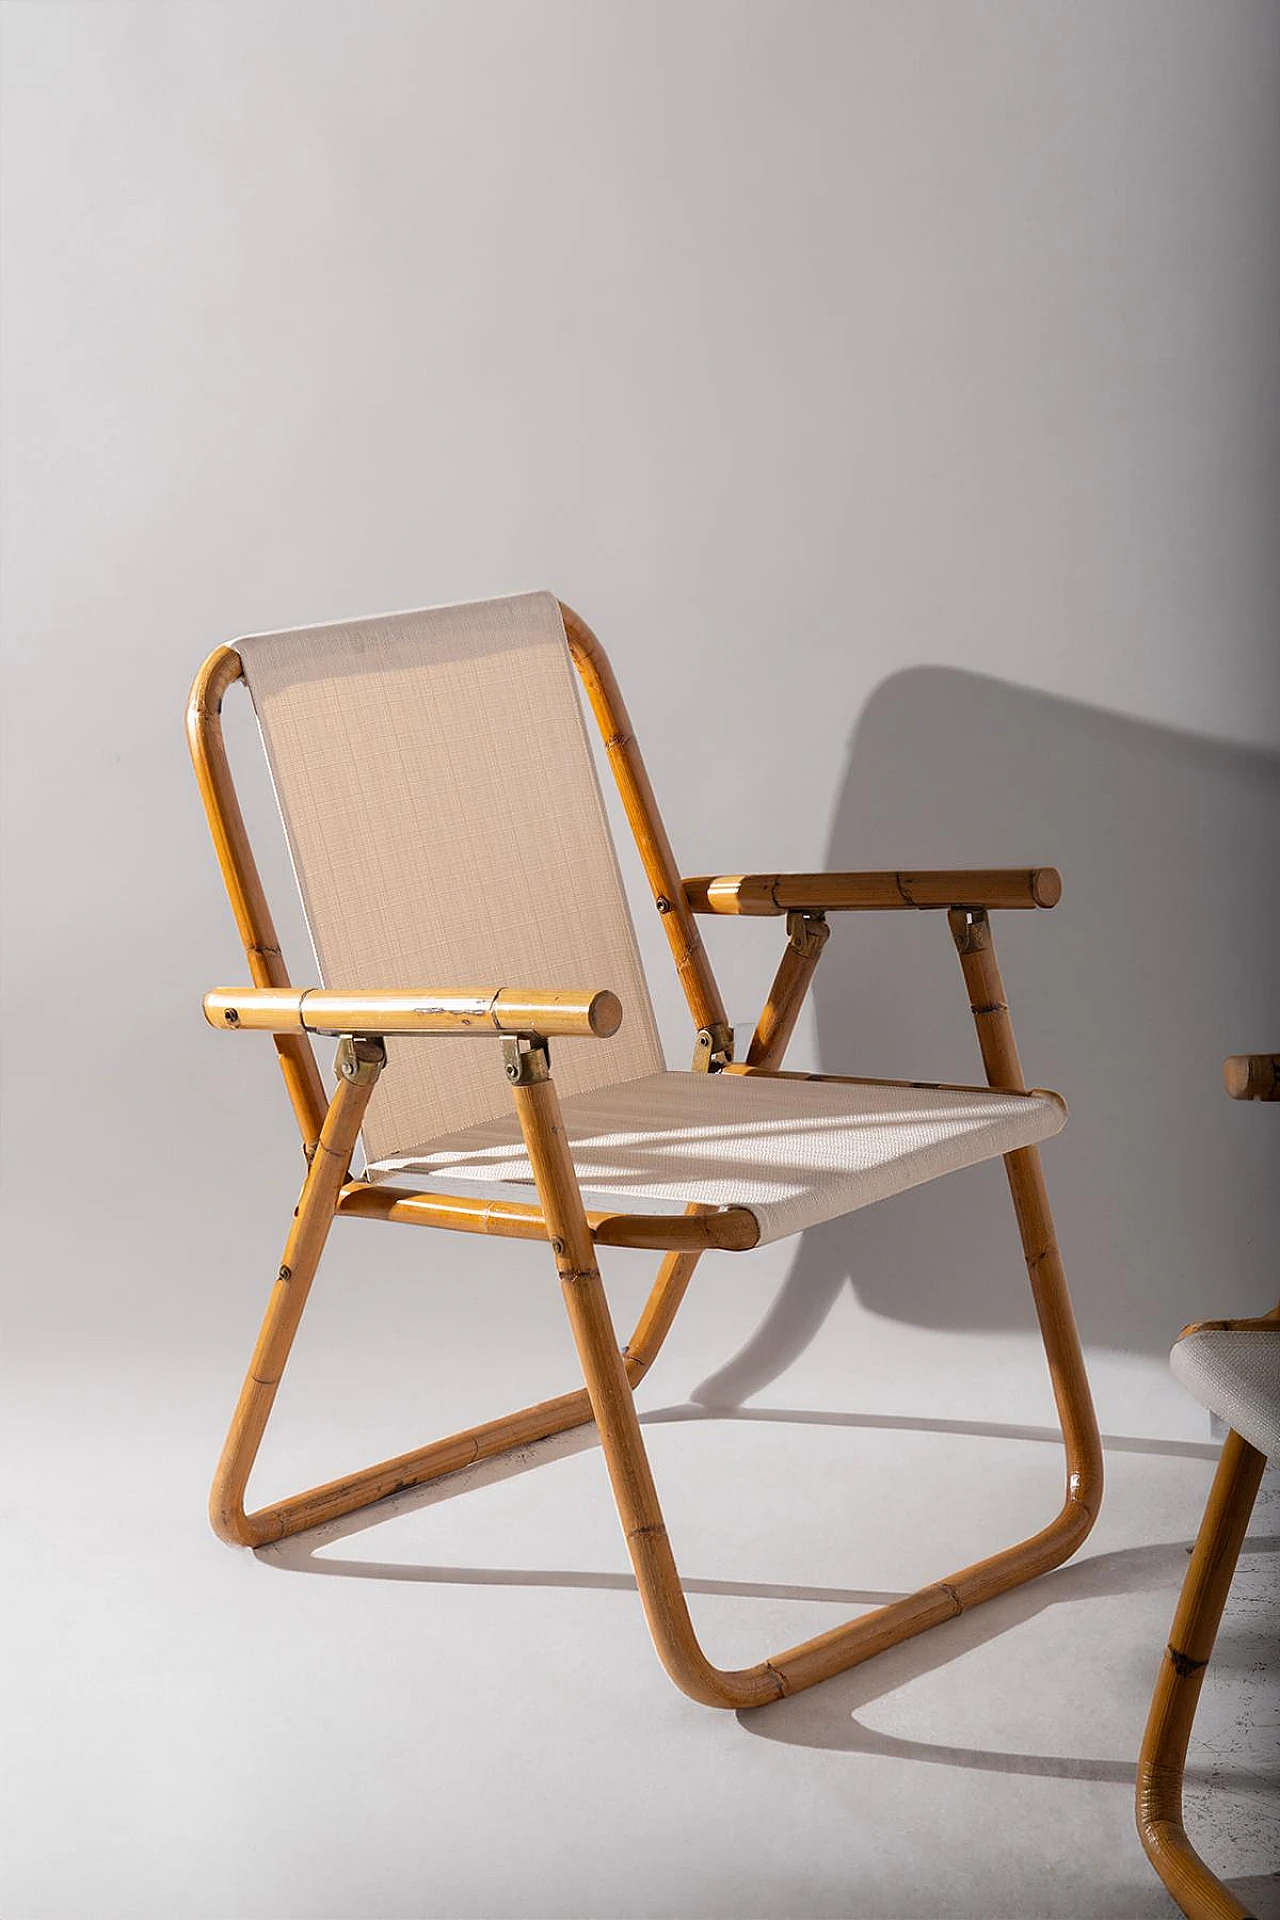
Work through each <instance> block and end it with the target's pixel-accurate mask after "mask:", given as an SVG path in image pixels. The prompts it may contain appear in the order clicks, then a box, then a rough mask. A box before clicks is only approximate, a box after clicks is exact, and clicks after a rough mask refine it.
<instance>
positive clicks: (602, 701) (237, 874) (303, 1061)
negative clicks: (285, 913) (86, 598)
mask: <svg viewBox="0 0 1280 1920" xmlns="http://www.w3.org/2000/svg"><path fill="white" fill-rule="evenodd" d="M557 604H558V605H559V607H560V613H561V617H562V619H563V621H564V629H565V638H566V639H567V641H568V645H569V654H570V657H571V659H572V660H573V664H574V666H575V667H576V668H577V671H578V675H579V678H580V679H581V681H582V684H583V686H584V688H585V689H586V693H587V698H588V701H589V703H590V706H591V710H592V713H593V715H594V717H595V720H596V724H597V726H598V727H599V729H600V734H601V738H602V739H603V742H604V748H605V753H606V756H607V758H608V761H609V767H610V770H611V772H612V774H613V777H614V781H615V784H616V785H617V788H618V793H619V795H620V797H621V800H622V805H623V809H624V811H625V813H626V817H627V823H628V825H629V827H630V829H631V832H632V835H633V836H634V839H635V843H636V848H637V851H638V852H639V855H640V859H641V863H642V865H643V867H644V872H645V878H646V880H647V881H648V884H649V889H650V892H651V893H652V895H653V903H654V907H655V908H656V910H657V912H658V914H659V915H660V916H661V919H662V923H663V926H664V928H665V930H666V934H667V940H668V943H669V945H670V947H671V955H672V959H673V961H674V962H675V969H676V976H677V978H678V979H679V981H680V985H681V988H682V989H683V991H684V996H685V1000H686V1002H687V1003H688V1007H689V1013H690V1015H691V1017H692V1019H693V1024H694V1029H695V1032H696V1033H697V1034H698V1035H699V1036H705V1038H703V1039H702V1041H701V1047H700V1052H701V1054H702V1055H703V1057H704V1058H707V1059H709V1058H710V1057H712V1056H715V1057H718V1058H720V1059H726V1058H728V1057H729V1055H730V1053H731V1046H732V1042H731V1034H730V1028H729V1024H728V1016H727V1015H726V1013H725V1007H724V1001H723V1000H722V998H721V995H720V989H719V987H718V985H717V984H716V978H715V975H714V973H713V972H712V970H711V962H710V959H709V958H708V956H707V951H706V948H705V946H704V945H703V942H702V936H701V934H700V933H699V931H698V925H697V921H696V920H695V918H694V915H693V911H692V909H691V908H690V906H689V903H688V901H687V899H686V897H685V891H684V886H683V883H682V881H681V877H680V869H679V867H678V866H677V864H676V859H675V855H674V853H673V852H672V850H671V842H670V840H669V839H668V837H667V830H666V827H665V826H664V824H663V820H662V815H661V814H660V812H659V811H658V803H657V800H656V799H655V797H654V792H653V787H652V785H651V784H650V781H649V775H648V771H647V769H646V767H645V764H644V758H643V756H642V754H641V752H640V747H639V743H638V742H637V740H636V737H635V732H634V729H633V727H632V724H631V716H630V714H629V713H628V712H627V708H626V704H625V702H624V700H623V698H622V693H621V690H620V688H619V686H618V682H617V679H616V677H615V675H614V672H613V668H612V666H611V665H610V663H609V658H608V655H607V654H606V653H605V650H604V648H603V646H602V645H601V644H600V641H599V640H598V639H597V637H596V635H595V634H594V633H593V632H592V631H591V629H590V627H589V626H588V625H587V623H586V621H585V620H583V619H582V618H581V617H580V616H579V615H578V614H576V613H575V612H574V611H573V609H572V608H571V607H568V606H566V605H565V604H564V602H563V601H560V602H558V603H557ZM243 678H244V669H243V664H242V662H241V659H240V656H239V654H238V653H237V652H236V650H235V648H234V647H228V646H224V647H218V648H217V649H215V651H214V652H213V653H211V654H210V656H209V658H208V659H207V660H206V661H205V663H204V666H203V667H202V668H201V670H200V672H199V674H198V675H197V677H196V681H195V685H194V686H193V688H192V690H191V701H190V705H189V707H188V710H187V737H188V740H189V741H190V745H191V757H192V761H193V763H194V765H195V770H196V779H197V782H198V784H199V788H200V795H201V798H202V800H203V801H204V808H205V813H206V814H207V816H208V820H209V829H210V832H211V833H212V835H213V843H214V847H215V849H216V851H217V855H218V863H219V866H220V867H221V869H222V877H223V881H224V882H225V885H226V889H227V893H228V896H229V898H230V900H231V906H232V911H233V912H234V914H235V918H236V926H237V928H238V930H239V934H240V940H241V943H242V945H243V947H244V952H245V958H246V959H247V961H248V963H249V972H250V977H251V979H252V981H253V984H254V986H256V987H275V988H288V987H289V986H290V985H291V981H290V978H289V970H288V967H287V965H286V964H285V959H284V954H283V952H282V950H281V947H280V940H279V936H278V934H277V933H276V928H275V922H274V920H273V918H272V914H271V907H270V904H269V902H268V900H267V896H266V890H265V888H264V887H263V884H262V878H261V875H260V874H259V872H258V864H257V861H256V860H255V859H254V855H253V848H252V845H251V844H250V840H249V835H248V830H247V829H246V827H245V823H244V815H243V812H242V810H241V807H240V800H239V796H238V794H237V792H236V787H235V781H234V779H233V777H232V773H231V765H230V761H229V759H228V757H227V749H226V742H225V739H224V737H223V731H222V703H223V700H224V698H225V697H226V694H227V692H228V690H229V689H230V688H231V687H233V686H234V685H235V684H236V682H237V681H240V680H242V679H243ZM368 984H369V985H370V986H375V987H376V986H377V985H378V984H379V983H378V982H376V981H371V982H369V983H368ZM275 1044H276V1052H277V1054H278V1056H279V1060H280V1067H281V1070H282V1072H283V1074H284V1081H285V1087H286V1090H287V1092H288V1095H289V1100H290V1103H291V1105H292V1107H293V1112H294V1117H295V1119H296V1120H297V1123H298V1131H299V1132H300V1134H301V1135H302V1145H303V1151H304V1152H305V1154H306V1156H307V1158H308V1160H310V1158H311V1156H312V1154H313V1153H314V1152H315V1146H316V1142H317V1140H318V1139H319V1137H320V1129H321V1127H322V1126H323V1124H324V1116H325V1112H326V1109H327V1106H328V1101H327V1100H326V1098H325V1093H324V1087H323V1083H322V1081H321V1078H320V1073H319V1070H318V1068H317V1066H316V1062H315V1056H314V1054H313V1053H312V1051H311V1045H310V1042H309V1040H308V1039H307V1037H306V1035H305V1034H296V1033H295V1034H290V1033H282V1034H277V1035H276V1036H275Z"/></svg>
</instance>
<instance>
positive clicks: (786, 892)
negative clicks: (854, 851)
mask: <svg viewBox="0 0 1280 1920" xmlns="http://www.w3.org/2000/svg"><path fill="white" fill-rule="evenodd" d="M683 886H684V897H685V899H686V900H687V901H688V903H689V905H690V907H691V908H692V909H693V911H694V913H752V914H780V913H791V912H802V913H844V912H858V911H866V912H874V911H877V910H879V909H884V908H903V907H917V908H928V907H1056V906H1057V904H1058V902H1059V900H1060V899H1061V898H1062V876H1061V875H1060V874H1059V872H1058V870H1057V868H1056V867H987V868H978V869H977V870H975V871H972V872H970V871H967V870H965V869H960V870H958V871H956V872H954V873H948V872H940V873H730V874H720V875H711V874H700V875H698V876H697V877H696V878H694V879H692V880H685V881H684V882H683Z"/></svg>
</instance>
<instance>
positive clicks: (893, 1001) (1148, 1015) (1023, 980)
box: [693, 667, 1280, 1407]
mask: <svg viewBox="0 0 1280 1920" xmlns="http://www.w3.org/2000/svg"><path fill="white" fill-rule="evenodd" d="M1278 829H1280V756H1275V755H1271V754H1267V753H1263V752H1251V751H1247V750H1241V749H1235V748H1231V747H1228V746H1222V745H1218V744H1215V743H1213V742H1210V741H1206V740H1202V739H1199V738H1197V737H1195V736H1193V735H1189V734H1182V733H1177V732H1174V731H1171V730H1169V729H1166V728H1161V727H1153V726H1148V725H1145V724H1142V723H1140V722H1136V721H1133V720H1127V719H1122V718H1120V717H1118V716H1116V715H1114V714H1110V713H1105V712H1102V711H1100V710H1097V709H1095V708H1091V707H1086V706H1081V705H1078V704H1075V703H1073V702H1069V701H1064V700H1059V699H1056V698H1053V697H1051V696H1048V695H1045V694H1040V693H1033V692H1030V691H1028V690H1026V689H1024V688H1020V687H1014V686H1010V685H1008V684H1006V683H1004V682H1001V681H997V680H991V679H986V678H984V677H982V676H980V675H975V674H970V673H963V672H957V671H954V670H951V669H945V668H935V667H927V668H917V669H913V670H911V671H908V672H905V673H901V674H898V675H896V676H894V677H893V678H892V679H890V680H888V681H886V682H885V683H884V684H883V685H882V686H881V687H880V688H879V689H878V690H877V692H876V693H875V694H874V695H873V697H872V699H871V701H870V702H869V704H868V706H867V708H866V710H865V712H864V714H863V716H862V718H861V721H860V723H859V725H858V727H857V731H856V733H855V736H854V740H853V744H852V749H851V753H850V757H849V764H848V769H847V773H846V777H845V780H844V784H843V787H842V790H841V792H840V796H839V800H838V802H837V805H836V809H835V814H834V819H833V825H832V829H831V834H830V837H829V841H828V845H827V849H826V860H825V865H826V867H827V868H828V869H829V870H832V871H843V870H857V869H860V868H861V869H866V868H871V869H875V868H907V867H915V868H922V867H986V866H1031V865H1055V866H1057V867H1059V868H1060V869H1061V871H1062V874H1063V881H1064V891H1063V898H1062V903H1061V905H1060V906H1059V907H1057V908H1056V909H1055V910H1054V911H1053V912H1052V913H1004V914H998V915H995V916H993V922H994V929H995V934H996V940H997V948H998V951H999V954H1000V958H1001V962H1002V966H1003V971H1004V978H1005V985H1006V989H1007V991H1008V995H1009V1002H1010V1006H1011V1008H1012V1011H1013V1016H1014V1022H1015V1026H1016V1029H1017V1033H1018V1039H1019V1045H1020V1048H1021V1052H1022V1058H1023V1065H1024V1068H1025V1071H1026V1073H1027V1076H1028V1080H1029V1082H1030V1084H1032V1085H1035V1086H1046V1087H1053V1088H1054V1089H1056V1090H1057V1091H1059V1092H1060V1093H1062V1094H1064V1095H1065V1097H1066V1100H1067V1103H1068V1107H1069V1109H1070V1111H1071V1119H1070V1122H1069V1124H1068V1126H1067V1128H1066V1130H1065V1132H1064V1133H1063V1134H1062V1135H1061V1136H1060V1137H1059V1138H1057V1139H1054V1140H1052V1141H1050V1142H1049V1143H1048V1144H1047V1145H1046V1147H1045V1148H1044V1161H1045V1172H1046V1177H1047V1179H1048V1184H1049V1193H1050V1199H1051V1202H1052V1204H1053V1208H1054V1213H1055V1216H1056V1220H1057V1226H1058V1235H1059V1241H1060V1244H1061V1246H1062V1249H1063V1255H1064V1259H1065V1264H1066V1270H1067V1280H1068V1284H1069V1286H1070V1288H1071V1292H1072V1296H1073V1299H1074V1301H1075V1306H1076V1314H1077V1318H1078V1320H1079V1323H1080V1328H1081V1333H1082V1335H1083V1337H1084V1339H1085V1340H1086V1341H1087V1342H1088V1343H1089V1344H1091V1345H1093V1346H1100V1347H1112V1348H1121V1349H1127V1350H1129V1351H1134V1352H1138V1353H1144V1354H1159V1353H1164V1352H1166V1351H1167V1349H1168V1347H1169V1345H1170V1343H1171V1342H1172V1340H1173V1338H1174V1336H1175V1334H1176V1333H1177V1331H1178V1329H1179V1327H1181V1326H1182V1325H1183V1324H1184V1323H1185V1322H1187V1321H1189V1320H1191V1319H1194V1318H1197V1317H1203V1316H1204V1315H1205V1314H1206V1313H1209V1312H1214V1311H1218V1310H1220V1309H1221V1310H1224V1311H1225V1310H1226V1309H1227V1307H1228V1305H1229V1306H1230V1308H1231V1310H1232V1311H1236V1312H1244V1313H1247V1312H1249V1311H1251V1310H1261V1309H1263V1308H1265V1307H1266V1306H1267V1305H1268V1304H1269V1303H1270V1298H1271V1292H1272V1289H1273V1282H1272V1279H1271V1275H1270V1272H1269V1271H1266V1270H1265V1264H1266V1263H1265V1261H1264V1262H1262V1263H1260V1262H1259V1258H1258V1256H1259V1254H1260V1253H1262V1252H1264V1250H1265V1249H1266V1248H1267V1247H1268V1246H1270V1245H1273V1244H1274V1241H1275V1237H1276V1230H1277V1228H1280V1204H1278V1202H1280V1187H1278V1185H1277V1183H1276V1181H1275V1180H1274V1177H1273V1174H1274V1169H1273V1168H1272V1166H1271V1163H1270V1153H1271V1149H1270V1146H1269V1144H1268V1143H1267V1142H1265V1141H1263V1140H1261V1139H1260V1138H1259V1131H1258V1129H1256V1128H1254V1129H1252V1130H1251V1129H1250V1127H1249V1125H1248V1122H1249V1119H1250V1115H1249V1114H1248V1113H1247V1112H1245V1111H1244V1110H1243V1109H1241V1108H1240V1107H1238V1106H1233V1105H1232V1103H1231V1102H1229V1101H1228V1100H1227V1099H1226V1098H1225V1097H1224V1095H1223V1091H1222V1084H1221V1070H1222V1060H1223V1057H1224V1055H1226V1054H1228V1053H1231V1052H1234V1051H1237V1050H1239V1049H1241V1048H1243V1047H1245V1046H1246V1044H1249V1045H1251V1044H1252V1042H1251V1041H1250V1040H1249V1036H1250V1034H1259V1033H1266V1032H1268V1031H1269V1030H1270V1023H1271V1020H1272V1019H1273V1017H1274V1002H1275V987H1276V978H1277V966H1276V958H1275V956H1276V951H1277V943H1278V941H1280V879H1278V868H1280V863H1278V862H1277V860H1276V847H1277V842H1278V839H1280V833H1278ZM832 922H833V932H832V937H831V939H830V940H829V941H828V943H827V947H826V951H825V953H824V955H823V958H822V963H821V965H820V967H819V969H818V972H817V975H816V977H815V981H814V988H813V1001H814V1011H815V1014H816V1022H817V1044H818V1066H819V1069H820V1070H821V1071H822V1072H826V1073H857V1074H870V1075H879V1074H883V1075H884V1076H886V1077H893V1078H899V1079H901V1078H912V1079H924V1080H957V1081H966V1080H967V1081H972V1080H974V1079H975V1078H977V1077H978V1075H979V1074H980V1071H981V1069H980V1067H979V1065H978V1061H977V1049H976V1044H975V1042H974V1039H973V1033H972V1025H971V1022H970V1020H969V1017H968V1013H967V1011H966V1008H965V1003H964V998H963V990H962V986H961V981H960V972H959V967H958V964H957V962H956V959H955V955H954V952H953V949H952V945H951V941H950V938H949V935H948V931H947V926H946V921H945V917H944V916H943V915H941V914H914V913H900V914H843V915H832ZM1260 1265H1261V1266H1262V1268H1263V1269H1264V1270H1260ZM846 1284H851V1285H852V1286H853V1287H854V1288H855V1289H856V1292H857V1294H858V1297H859V1299H860V1300H861V1301H862V1303H863V1304H864V1305H865V1306H866V1307H868V1308H869V1309H871V1310H872V1311H873V1312H875V1313H877V1314H881V1315H885V1316H888V1317H890V1318H892V1319H895V1320H899V1321H904V1322H908V1323H913V1324H916V1325H922V1326H929V1327H934V1328H957V1329H968V1330H971V1331H996V1330H1006V1329H1009V1330H1016V1329H1019V1328H1027V1327H1029V1326H1030V1324H1031V1322H1030V1318H1029V1308H1028V1302H1027V1291H1026V1281H1025V1275H1024V1273H1023V1269H1022V1261H1021V1255H1020V1250H1019V1247H1018V1242H1017V1238H1016V1234H1015V1233H1014V1230H1013V1225H1012V1220H1011V1216H1010V1208H1009V1204H1008V1198H1007V1193H1006V1191H1005V1187H1004V1180H1003V1175H1002V1172H1001V1169H1000V1168H999V1167H998V1166H997V1165H988V1166H985V1167H981V1168H978V1169H975V1170H974V1171H972V1172H970V1173H968V1174H966V1175H965V1176H964V1178H963V1179H959V1180H944V1181H939V1182H935V1183H934V1184H932V1185H930V1186H928V1187H925V1188H921V1189H918V1190H917V1191H915V1192H913V1193H911V1194H908V1195H904V1196H900V1197H899V1198H898V1199H896V1200H893V1201H890V1202H886V1203H882V1204H881V1205H879V1206H876V1207H871V1208H868V1209H866V1210H865V1211H864V1212H859V1213H853V1214H848V1215H846V1216H845V1217H844V1218H843V1219H841V1220H834V1221H831V1222H829V1223H827V1224H826V1225H824V1226H822V1227H818V1228H813V1229H811V1230H810V1231H809V1232H808V1233H806V1234H805V1235H803V1237H802V1239H801V1241H800V1244H799V1247H798V1250H797V1253H796V1257H795V1259H794V1261H793V1263H792V1266H791V1268H790V1271H789V1273H788V1275H787V1278H786V1280H785V1282H784V1283H783V1285H782V1287H781V1289H780V1291H779V1293H778V1295H777V1297H776V1298H775V1300H774V1302H773V1304H772V1306H771V1307H770V1309H769V1311H768V1313H767V1314H766V1315H765V1318H764V1319H763V1321H762V1322H761V1324H760V1326H759V1327H758V1328H757V1329H756V1331H755V1332H754V1334H753V1335H752V1336H751V1338H750V1339H749V1340H748V1341H747V1343H746V1344H745V1346H744V1347H743V1348H742V1349H741V1351H740V1352H738V1353H737V1354H735V1355H734V1356H733V1357H732V1358H731V1359H730V1360H728V1361H726V1363H725V1364H724V1365H723V1366H721V1367H720V1368H719V1369H717V1370H716V1371H715V1372H714V1373H713V1374H712V1375H711V1376H710V1377H709V1378H708V1379H707V1380H705V1381H703V1382H702V1384H701V1385H700V1386H699V1387H698V1388H697V1389H696V1390H695V1392H694V1396H693V1397H694V1399H695V1400H697V1401H699V1402H701V1403H703V1404H705V1405H711V1406H725V1407H728V1406H737V1405H740V1404H741V1403H742V1401H744V1400H746V1399H748V1398H749V1397H750V1396H751V1395H752V1394H754V1393H758V1392H760V1391H761V1389H762V1388H764V1387H765V1386H767V1385H768V1384H769V1383H770V1382H771V1381H773V1380H774V1379H776V1378H777V1376H778V1375H779V1374H780V1373H782V1372H783V1371H784V1370H785V1369H786V1368H787V1367H788V1366H789V1365H790V1364H791V1362H792V1361H793V1360H795V1359H796V1358H797V1356H798V1355H799V1354H800V1353H801V1352H802V1351H803V1349H804V1348H805V1347H806V1346H807V1345H808V1344H809V1342H810V1341H811V1340H812V1339H813V1338H814V1336H815V1335H816V1334H817V1332H818V1330H819V1328H820V1327H821V1325H822V1323H823V1321H824V1320H825V1319H826V1316H827V1314H828V1313H829V1312H830V1311H831V1308H832V1306H833V1305H834V1303H835V1301H836V1299H837V1297H838V1296H839V1294H840V1292H841V1290H842V1289H843V1287H844V1286H845V1285H846Z"/></svg>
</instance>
